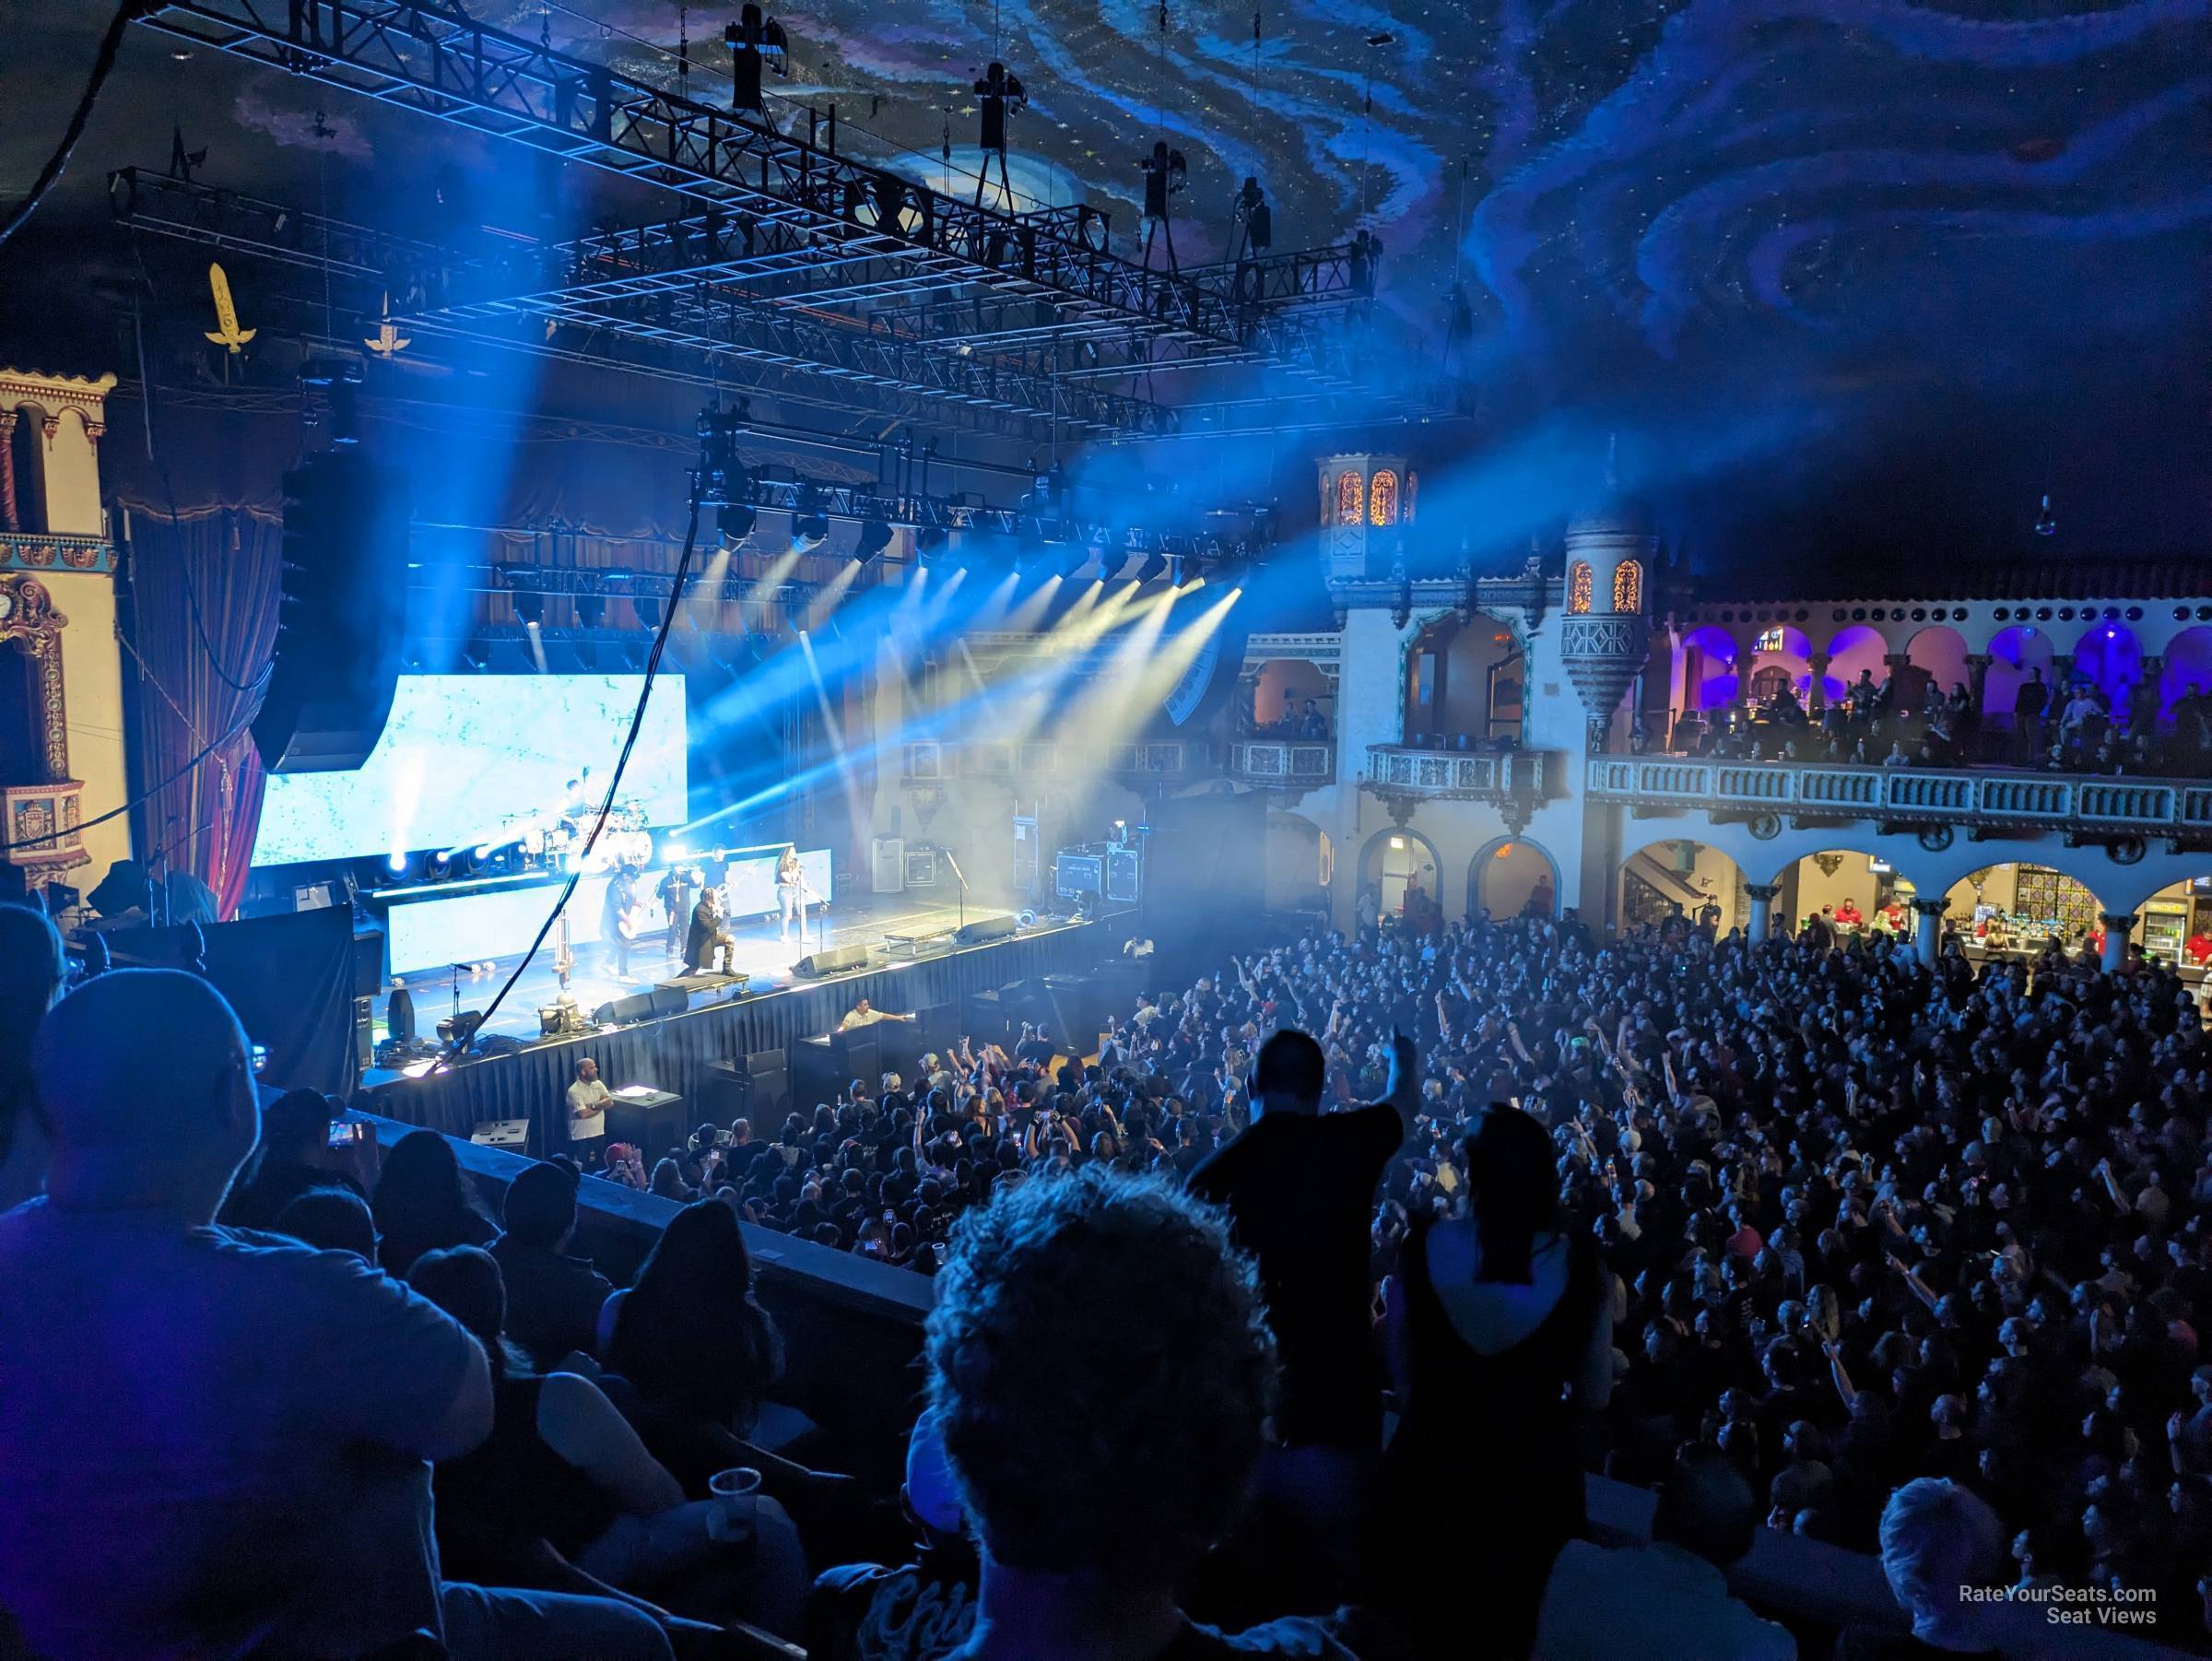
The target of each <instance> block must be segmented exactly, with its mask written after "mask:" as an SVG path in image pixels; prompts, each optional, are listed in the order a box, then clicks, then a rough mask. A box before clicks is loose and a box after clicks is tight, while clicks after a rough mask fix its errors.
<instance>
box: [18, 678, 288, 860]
mask: <svg viewBox="0 0 2212 1661" xmlns="http://www.w3.org/2000/svg"><path fill="white" fill-rule="evenodd" d="M255 713H257V711H256V709H254V708H251V707H250V708H248V709H247V710H245V711H244V712H243V713H241V714H240V716H239V718H238V719H237V720H236V721H233V722H232V723H231V724H229V726H227V727H225V728H224V729H223V730H222V732H221V733H220V734H219V735H218V736H216V737H213V738H210V739H208V740H207V742H206V744H204V745H202V746H201V747H200V752H199V754H197V755H195V756H194V757H193V759H192V760H189V761H187V762H185V763H184V764H183V765H182V767H179V768H178V769H177V770H176V771H175V772H172V773H171V774H170V775H169V777H167V778H166V779H163V780H162V781H161V782H160V783H159V784H155V785H153V786H151V787H149V788H148V789H146V790H143V791H141V792H140V793H139V794H138V795H135V796H133V797H132V798H131V799H130V800H129V801H127V802H125V803H124V805H123V806H122V807H111V808H109V809H108V810H107V812H105V813H103V814H101V815H100V816H99V817H98V818H97V819H86V820H84V821H83V822H82V823H81V824H76V825H70V826H67V827H66V828H65V827H61V826H56V827H55V828H54V830H53V831H52V832H51V833H50V834H48V835H45V836H30V837H26V838H24V840H23V841H21V842H0V854H13V853H14V852H15V851H16V850H17V849H18V848H35V847H37V846H38V845H39V844H40V843H41V842H53V840H54V839H55V838H56V837H58V836H60V835H62V834H63V831H64V829H67V830H70V831H89V830H91V829H92V827H93V826H95V825H104V824H106V823H107V822H108V821H109V820H110V819H116V818H119V817H121V816H122V815H124V814H125V813H128V812H129V811H130V810H131V809H132V808H134V807H139V806H142V805H143V804H145V803H147V802H150V801H152V800H153V799H154V798H155V797H156V796H158V795H160V794H161V793H162V792H163V791H164V790H167V789H168V788H169V787H170V786H171V784H174V783H176V782H177V781H178V780H179V779H181V778H182V777H183V776H184V775H185V774H186V773H188V772H191V771H192V770H193V769H194V768H195V767H197V766H198V765H199V764H200V763H201V762H203V761H205V760H206V759H207V758H208V757H209V756H211V755H213V754H214V753H215V752H216V751H217V750H218V749H220V748H222V747H223V746H224V745H226V744H228V743H229V742H230V740H231V739H233V738H235V737H237V736H238V735H239V734H240V733H241V732H243V731H245V729H246V726H247V724H248V723H250V722H251V721H252V720H253V717H254V715H255Z"/></svg>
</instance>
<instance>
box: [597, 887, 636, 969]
mask: <svg viewBox="0 0 2212 1661" xmlns="http://www.w3.org/2000/svg"><path fill="white" fill-rule="evenodd" d="M640 915H641V911H640V907H639V905H638V874H637V872H636V871H635V870H634V869H632V868H631V867H630V866H616V867H615V874H614V875H613V876H612V877H609V878H607V879H606V899H605V900H604V901H601V903H600V913H599V934H600V937H601V938H602V939H603V940H605V941H606V945H607V947H608V948H609V949H610V950H611V951H612V952H613V953H614V963H615V979H617V980H618V981H620V982H621V983H622V984H624V985H629V984H633V982H632V977H631V975H630V972H629V948H630V942H631V941H632V940H633V939H635V938H636V936H637V927H638V921H639V918H640Z"/></svg>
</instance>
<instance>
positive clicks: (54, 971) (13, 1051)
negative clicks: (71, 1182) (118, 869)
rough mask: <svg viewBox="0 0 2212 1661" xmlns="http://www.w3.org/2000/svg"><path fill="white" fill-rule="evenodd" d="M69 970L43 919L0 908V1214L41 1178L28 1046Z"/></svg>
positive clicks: (42, 1151) (22, 908)
mask: <svg viewBox="0 0 2212 1661" xmlns="http://www.w3.org/2000/svg"><path fill="white" fill-rule="evenodd" d="M68 968H69V966H68V959H67V958H66V957H65V955H64V953H63V951H62V937H61V936H60V935H58V934H56V933H55V932H54V927H53V924H51V923H49V922H48V921H47V920H46V916H45V913H42V912H34V911H32V910H31V909H30V908H29V906H27V905H0V1211H5V1210H6V1209H7V1208H8V1207H10V1206H14V1205H18V1204H20V1203H21V1202H22V1201H24V1200H27V1199H29V1197H30V1196H32V1195H34V1194H36V1193H37V1192H38V1191H39V1186H40V1184H41V1183H42V1182H44V1181H45V1178H46V1131H45V1127H44V1126H43V1125H41V1124H40V1122H39V1108H38V1100H37V1092H36V1091H34V1090H32V1089H31V1081H30V1043H31V1039H32V1037H33V1036H34V1035H35V1034H36V1033H37V1031H38V1030H39V1022H40V1021H41V1019H44V1017H45V1014H46V1011H47V1010H48V1009H50V1008H52V1007H53V1000H54V999H55V998H57V997H59V996H60V995H61V992H62V983H63V981H64V980H65V978H66V977H67V975H68Z"/></svg>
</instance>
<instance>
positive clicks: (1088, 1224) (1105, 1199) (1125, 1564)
mask: <svg viewBox="0 0 2212 1661" xmlns="http://www.w3.org/2000/svg"><path fill="white" fill-rule="evenodd" d="M936 1292H937V1298H936V1306H935V1309H933V1310H932V1311H931V1312H930V1316H929V1322H928V1325H927V1328H926V1349H927V1355H928V1359H929V1370H930V1385H929V1387H930V1396H931V1399H932V1402H933V1404H934V1405H935V1408H936V1409H937V1412H938V1413H939V1415H940V1417H941V1422H942V1425H943V1432H944V1440H945V1449H946V1453H947V1455H949V1457H950V1460H951V1463H952V1467H953V1469H954V1471H955V1473H956V1474H957V1475H958V1477H959V1485H960V1490H961V1494H962V1497H963V1499H964V1500H965V1502H966V1503H967V1507H968V1514H969V1516H970V1518H971V1520H972V1522H973V1523H974V1525H975V1527H976V1530H977V1533H978V1534H979V1535H980V1537H981V1538H982V1544H983V1545H984V1547H985V1548H986V1549H988V1550H989V1551H990V1553H991V1555H992V1556H993V1557H994V1559H996V1560H997V1561H1001V1562H1004V1563H1007V1564H1010V1565H1014V1566H1018V1567H1021V1568H1027V1569H1035V1570H1041V1571H1048V1572H1067V1571H1071V1570H1077V1569H1082V1568H1093V1567H1099V1566H1102V1565H1104V1564H1106V1563H1107V1562H1109V1561H1111V1562H1112V1564H1113V1565H1114V1566H1115V1567H1116V1569H1117V1570H1120V1571H1123V1572H1129V1573H1159V1574H1166V1575H1173V1574H1176V1573H1180V1572H1181V1571H1182V1570H1183V1569H1185V1568H1187V1567H1188V1566H1189V1564H1190V1563H1192V1562H1193V1561H1195V1560H1196V1558H1197V1557H1198V1556H1199V1555H1200V1554H1201V1553H1203V1552H1204V1551H1205V1550H1206V1549H1207V1548H1208V1547H1210V1546H1211V1545H1213V1544H1214V1542H1215V1541H1217V1540H1218V1539H1219V1538H1220V1537H1222V1535H1223V1534H1225V1533H1226V1532H1227V1531H1228V1528H1229V1526H1230V1524H1231V1523H1232V1522H1233V1521H1234V1520H1235V1517H1236V1514H1237V1511H1238V1508H1239V1506H1240V1504H1241V1500H1242V1496H1243V1488H1244V1483H1245V1479H1246V1478H1248V1477H1249V1476H1250V1475H1251V1472H1252V1467H1253V1463H1254V1462H1255V1461H1256V1460H1257V1459H1258V1457H1259V1454H1260V1445H1261V1425H1262V1422H1263V1420H1265V1417H1266V1415H1267V1413H1268V1411H1269V1409H1270V1408H1271V1407H1272V1405H1273V1397H1274V1390H1275V1376H1276V1370H1275V1341H1274V1339H1273V1337H1271V1336H1270V1335H1269V1333H1268V1330H1267V1325H1266V1321H1265V1315H1264V1313H1263V1311H1262V1308H1261V1302H1260V1291H1259V1282H1258V1278H1257V1275H1256V1272H1255V1270H1254V1268H1253V1263H1252V1260H1251V1259H1250V1258H1249V1257H1247V1256H1245V1255H1243V1254H1242V1253H1241V1252H1240V1251H1238V1250H1237V1249H1236V1248H1235V1247H1234V1246H1233V1245H1231V1244H1230V1239H1229V1228H1228V1221H1227V1219H1226V1218H1225V1216H1224V1215H1223V1214H1222V1213H1221V1212H1220V1211H1218V1210H1217V1209H1215V1208H1214V1207H1209V1206H1206V1205H1205V1204H1203V1203H1201V1202H1199V1201H1198V1200H1195V1199H1194V1198H1192V1197H1190V1196H1188V1195H1186V1194H1184V1193H1183V1192H1182V1190H1180V1189H1178V1188H1173V1187H1170V1186H1168V1185H1167V1184H1163V1183H1160V1182H1158V1181H1155V1180H1149V1179H1142V1178H1133V1177H1125V1176H1120V1175H1112V1174H1108V1173H1106V1172H1100V1171H1095V1170H1094V1171H1087V1172H1083V1173H1081V1174H1080V1175H1077V1176H1071V1177H1066V1178H1059V1179H1053V1180H1051V1181H1045V1182H1031V1183H1023V1184H1018V1185H1015V1186H1013V1187H1012V1188H1010V1189H1009V1188H1008V1187H1006V1185H1003V1184H1002V1185H1001V1186H1000V1187H999V1189H998V1192H997V1194H996V1196H995V1197H994V1199H993V1200H992V1202H991V1204H990V1205H988V1206H986V1207H982V1208H980V1209H977V1210H973V1211H971V1212H969V1213H967V1214H966V1215H965V1216H964V1217H962V1219H960V1221H959V1224H958V1225H957V1226H956V1227H955V1228H954V1230H953V1234H952V1251H951V1255H950V1257H949V1259H948V1260H947V1263H946V1265H945V1266H944V1268H943V1269H942V1270H940V1271H939V1273H938V1275H937V1285H936Z"/></svg>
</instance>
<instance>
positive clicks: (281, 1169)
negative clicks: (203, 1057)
mask: <svg viewBox="0 0 2212 1661" xmlns="http://www.w3.org/2000/svg"><path fill="white" fill-rule="evenodd" d="M345 1111H346V1109H345V1107H344V1105H343V1104H342V1103H340V1102H339V1101H337V1100H336V1099H335V1097H331V1096H325V1095H324V1094H323V1093H322V1092H321V1091H319V1090H287V1091H285V1093H284V1094H283V1095H281V1096H279V1097H277V1100H276V1101H273V1102H271V1103H270V1104H269V1106H268V1108H267V1109H266V1110H265V1112H264V1113H263V1114H262V1118H261V1141H260V1144H259V1146H257V1147H256V1148H255V1149H254V1150H253V1157H252V1159H250V1160H248V1161H247V1163H246V1170H245V1175H244V1177H243V1178H242V1179H241V1181H240V1182H239V1184H237V1185H236V1186H235V1187H233V1188H232V1189H231V1190H230V1196H229V1198H228V1199H226V1200H225V1201H224V1202H223V1211H222V1219H221V1220H222V1221H224V1222H226V1223H228V1224H229V1225H230V1226H231V1227H232V1228H238V1229H273V1228H275V1227H276V1226H277V1216H278V1215H279V1214H280V1213H281V1212H282V1211H283V1210H284V1208H285V1207H287V1206H288V1205H290V1204H291V1203H292V1201H294V1200H295V1199H298V1198H299V1197H300V1196H301V1195H302V1194H305V1193H306V1192H307V1191H308V1190H309V1189H310V1188H350V1189H352V1190H353V1192H354V1193H356V1194H358V1195H359V1196H361V1197H362V1198H363V1199H367V1198H368V1197H369V1190H368V1189H367V1188H366V1187H365V1186H364V1185H363V1184H361V1183H359V1181H357V1180H356V1179H355V1178H353V1177H352V1176H350V1175H348V1174H347V1173H346V1172H344V1171H342V1170H339V1169H337V1160H335V1159H334V1155H341V1156H342V1155H343V1154H344V1153H345V1152H346V1151H347V1149H341V1148H337V1147H335V1145H334V1144H333V1143H332V1142H331V1139H330V1137H331V1133H332V1131H333V1130H334V1129H340V1128H344V1129H348V1130H350V1129H353V1128H356V1127H358V1128H359V1129H362V1130H366V1129H367V1128H368V1126H367V1125H365V1124H362V1123H360V1122H359V1121H355V1122H354V1124H353V1125H346V1123H345V1122H344V1120H343V1119H342V1117H341V1115H342V1114H343V1113H345ZM349 1147H350V1141H349V1143H348V1148H349Z"/></svg>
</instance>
